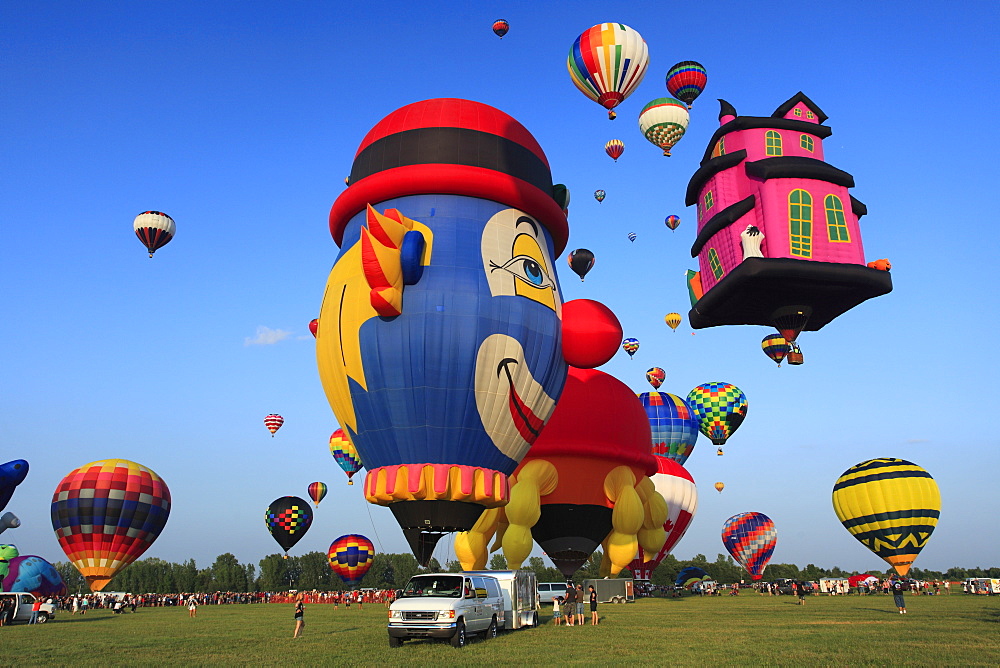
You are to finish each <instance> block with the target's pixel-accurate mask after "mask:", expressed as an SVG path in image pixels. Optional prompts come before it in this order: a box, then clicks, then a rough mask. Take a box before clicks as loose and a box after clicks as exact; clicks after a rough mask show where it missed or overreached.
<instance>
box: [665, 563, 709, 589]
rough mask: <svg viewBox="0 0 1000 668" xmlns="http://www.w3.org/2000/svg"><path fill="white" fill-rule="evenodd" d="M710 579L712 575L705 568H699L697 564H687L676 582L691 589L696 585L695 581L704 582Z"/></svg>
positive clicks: (677, 584)
mask: <svg viewBox="0 0 1000 668" xmlns="http://www.w3.org/2000/svg"><path fill="white" fill-rule="evenodd" d="M709 579H711V576H710V575H709V574H708V573H706V572H705V569H703V568H698V567H697V566H685V567H684V568H682V569H681V571H680V573H678V574H677V579H676V580H674V584H675V585H676V586H678V587H684V588H685V589H690V588H691V587H693V586H694V585H695V583H697V582H704V581H705V580H709Z"/></svg>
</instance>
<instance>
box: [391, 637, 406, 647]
mask: <svg viewBox="0 0 1000 668" xmlns="http://www.w3.org/2000/svg"><path fill="white" fill-rule="evenodd" d="M402 646H403V639H402V638H393V637H392V636H389V647H402Z"/></svg>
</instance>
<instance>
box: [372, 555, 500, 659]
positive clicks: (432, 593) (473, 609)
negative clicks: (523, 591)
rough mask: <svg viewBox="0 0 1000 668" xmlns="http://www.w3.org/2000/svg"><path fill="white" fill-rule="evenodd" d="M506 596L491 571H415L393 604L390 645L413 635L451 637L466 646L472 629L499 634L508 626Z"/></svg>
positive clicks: (492, 636) (391, 609)
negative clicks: (485, 573) (468, 572)
mask: <svg viewBox="0 0 1000 668" xmlns="http://www.w3.org/2000/svg"><path fill="white" fill-rule="evenodd" d="M504 623H505V619H504V597H503V593H502V591H501V588H500V583H499V581H498V580H497V579H496V578H495V577H493V576H489V575H467V574H464V573H428V574H423V575H414V576H413V577H412V578H410V581H409V582H407V583H406V586H405V587H404V588H403V592H402V594H400V597H399V598H398V599H396V600H395V601H393V602H392V604H391V605H390V606H389V625H388V632H389V647H399V646H400V645H402V644H403V641H404V640H407V639H409V638H448V639H450V640H451V644H452V646H453V647H465V642H466V639H467V636H468V634H469V633H482V634H483V635H484V636H485V637H487V638H495V637H496V635H497V629H499V628H502V627H503V626H504Z"/></svg>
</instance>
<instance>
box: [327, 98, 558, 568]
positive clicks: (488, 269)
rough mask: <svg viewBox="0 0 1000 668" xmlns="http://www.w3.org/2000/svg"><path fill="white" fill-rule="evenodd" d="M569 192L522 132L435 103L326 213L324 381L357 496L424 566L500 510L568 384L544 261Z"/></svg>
mask: <svg viewBox="0 0 1000 668" xmlns="http://www.w3.org/2000/svg"><path fill="white" fill-rule="evenodd" d="M426 147H433V150H430V151H428V150H425V149H426ZM567 198H568V193H567V191H566V190H565V188H560V187H557V186H554V185H553V184H552V177H551V172H550V170H549V167H548V162H547V160H546V158H545V154H544V152H543V151H542V149H541V147H540V146H539V145H538V143H537V142H536V141H535V139H534V138H533V137H532V136H531V134H530V133H529V132H528V130H527V129H525V128H524V127H523V126H522V125H521V124H520V123H518V122H517V121H516V120H514V119H513V118H511V117H510V116H508V115H507V114H505V113H503V112H501V111H499V110H497V109H494V108H492V107H489V106H487V105H484V104H480V103H478V102H471V101H468V100H458V99H437V100H425V101H423V102H417V103H414V104H410V105H407V106H405V107H403V108H401V109H398V110H396V111H394V112H392V113H391V114H389V115H388V116H387V117H386V118H384V119H383V120H382V121H381V122H379V123H378V124H376V125H375V127H374V128H373V129H372V130H371V131H370V132H369V133H368V134H367V135H366V137H365V138H364V139H363V140H362V142H361V145H360V147H359V149H358V152H357V154H356V155H355V158H354V164H353V168H352V171H351V177H350V185H349V186H348V187H347V189H346V190H345V191H343V193H341V195H340V196H339V197H338V198H337V200H336V202H335V203H334V205H333V207H332V209H331V211H330V231H331V234H332V235H333V238H334V240H335V241H336V242H337V243H338V244H339V245H340V247H341V250H340V253H339V255H338V256H337V259H336V262H335V264H334V266H333V269H332V270H331V272H330V276H329V279H328V281H327V287H326V290H325V297H324V299H323V306H322V309H321V311H320V315H319V319H320V322H321V323H322V326H321V327H320V329H319V335H318V336H317V339H316V359H317V365H318V367H319V373H320V379H321V381H322V383H323V388H324V390H325V392H326V396H327V399H328V401H329V402H330V405H331V407H332V408H333V412H334V414H335V415H336V417H337V420H338V422H339V423H340V425H341V426H342V427H343V428H344V431H345V432H346V433H347V435H348V437H349V438H350V440H351V442H352V443H354V446H355V447H356V448H357V451H358V453H359V454H360V455H361V459H362V461H363V462H364V463H365V467H366V468H367V469H368V475H367V476H366V479H365V497H366V498H367V499H368V501H369V502H371V503H375V504H379V505H384V506H388V507H389V508H390V509H391V510H392V512H393V514H394V516H395V518H396V520H397V522H398V523H399V524H400V526H401V527H402V528H403V531H404V533H405V534H406V537H407V539H408V541H409V542H410V546H411V548H412V549H413V552H414V554H415V555H417V559H418V561H420V562H421V563H424V564H426V563H427V562H428V560H429V559H430V556H431V554H432V551H433V547H434V544H435V543H436V541H437V540H438V539H439V538H440V536H441V535H442V533H443V532H450V531H455V530H459V529H468V528H469V527H471V526H472V525H473V524H474V523H475V522H476V520H477V519H478V517H479V515H480V514H482V512H483V510H484V509H485V508H490V507H495V506H499V505H502V504H504V503H506V501H507V494H508V484H507V476H509V475H510V474H511V473H513V472H514V469H515V468H516V467H517V463H518V462H519V461H520V460H521V458H522V457H523V456H524V454H525V453H526V452H527V450H528V448H529V447H530V446H531V443H532V442H533V441H534V439H535V438H536V437H537V435H538V433H539V432H540V431H541V428H542V426H543V425H544V423H545V421H546V420H547V419H548V416H549V415H550V414H551V412H552V410H553V409H554V408H555V402H556V399H557V398H558V396H559V393H560V392H561V390H562V386H563V384H564V383H565V379H566V370H567V366H566V361H565V360H564V358H563V355H562V350H561V345H560V318H561V312H562V295H561V293H560V290H559V284H558V280H557V277H556V271H555V266H554V265H553V258H558V257H559V256H560V255H561V254H562V252H563V249H564V248H565V244H566V239H567V238H568V229H569V228H568V224H567V220H566V212H565V209H566V206H567V202H568V199H567Z"/></svg>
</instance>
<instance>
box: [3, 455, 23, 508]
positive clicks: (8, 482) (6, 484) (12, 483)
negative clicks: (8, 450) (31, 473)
mask: <svg viewBox="0 0 1000 668" xmlns="http://www.w3.org/2000/svg"><path fill="white" fill-rule="evenodd" d="M27 475H28V462H26V461H25V460H23V459H14V460H12V461H9V462H7V463H5V464H0V510H3V509H4V508H6V507H7V503H8V502H10V498H11V497H12V496H13V495H14V488H16V487H17V486H18V485H20V484H21V483H22V482H24V479H25V477H27Z"/></svg>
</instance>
